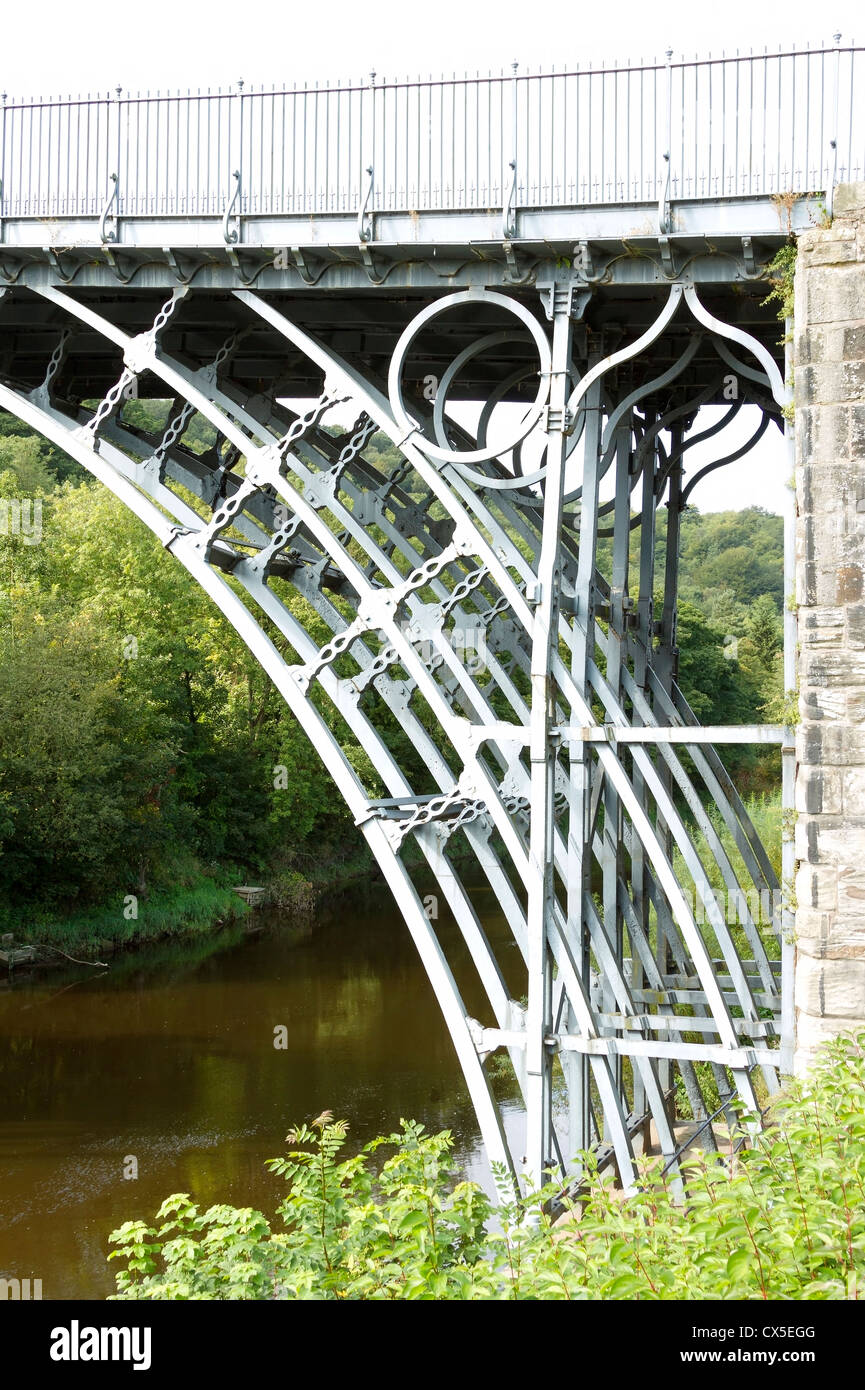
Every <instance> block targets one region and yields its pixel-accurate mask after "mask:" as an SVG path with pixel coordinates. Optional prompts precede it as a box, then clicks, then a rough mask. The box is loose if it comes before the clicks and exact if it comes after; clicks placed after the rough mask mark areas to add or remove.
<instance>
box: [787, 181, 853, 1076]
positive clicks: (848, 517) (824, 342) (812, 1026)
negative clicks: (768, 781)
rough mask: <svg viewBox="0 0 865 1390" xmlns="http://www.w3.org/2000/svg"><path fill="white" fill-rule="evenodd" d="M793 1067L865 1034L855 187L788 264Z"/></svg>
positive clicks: (842, 191)
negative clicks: (845, 1036)
mask: <svg viewBox="0 0 865 1390" xmlns="http://www.w3.org/2000/svg"><path fill="white" fill-rule="evenodd" d="M793 358H794V395H795V402H796V430H795V435H796V498H797V513H798V516H797V521H796V549H797V556H796V561H797V564H796V570H797V574H796V599H797V603H798V605H799V609H798V612H799V644H800V650H799V658H798V669H799V711H800V724H799V726H798V729H797V748H796V753H797V762H798V771H797V778H796V810H797V820H796V835H795V843H796V861H797V873H796V966H795V1011H796V1051H795V1063H794V1065H795V1070H796V1071H801V1070H803V1069H804V1068H805V1067H806V1066H807V1065H808V1063H809V1061H810V1060H811V1058H812V1056H813V1052H814V1049H815V1047H816V1046H817V1045H818V1044H819V1043H820V1042H821V1041H823V1040H824V1039H825V1038H827V1037H831V1036H834V1035H836V1034H838V1033H842V1032H848V1031H856V1030H858V1029H859V1028H865V183H857V184H846V185H842V186H841V187H839V188H838V189H837V190H836V197H835V207H834V221H833V223H832V225H831V227H827V228H814V229H813V230H811V231H808V232H806V233H804V234H803V235H802V236H801V237H800V239H799V254H798V259H797V269H796V300H795V339H794V354H793Z"/></svg>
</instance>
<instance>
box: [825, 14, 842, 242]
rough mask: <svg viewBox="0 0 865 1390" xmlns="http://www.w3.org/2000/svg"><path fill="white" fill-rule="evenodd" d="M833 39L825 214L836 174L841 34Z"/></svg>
mask: <svg viewBox="0 0 865 1390" xmlns="http://www.w3.org/2000/svg"><path fill="white" fill-rule="evenodd" d="M832 37H833V38H834V40H835V63H834V81H833V87H834V90H833V93H832V136H831V139H830V141H829V148H830V149H831V151H832V155H831V159H830V164H829V177H828V179H827V185H828V186H827V188H826V216H827V217H831V216H832V206H833V204H834V201H835V180H836V177H837V174H838V94H839V92H840V88H841V47H840V45H841V35H840V34H833V35H832Z"/></svg>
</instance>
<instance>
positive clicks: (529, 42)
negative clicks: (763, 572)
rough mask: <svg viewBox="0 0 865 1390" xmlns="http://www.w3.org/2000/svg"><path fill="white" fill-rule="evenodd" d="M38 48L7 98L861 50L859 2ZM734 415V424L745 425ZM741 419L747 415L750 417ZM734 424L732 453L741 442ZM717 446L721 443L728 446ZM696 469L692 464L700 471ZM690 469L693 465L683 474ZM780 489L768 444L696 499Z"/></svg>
mask: <svg viewBox="0 0 865 1390" xmlns="http://www.w3.org/2000/svg"><path fill="white" fill-rule="evenodd" d="M34 15H35V16H36V17H37V22H38V33H33V32H29V31H27V30H26V29H24V30H19V34H20V38H19V40H18V41H17V42H15V43H14V44H11V43H8V42H7V43H6V44H4V46H3V51H2V57H0V84H2V88H3V90H4V91H6V92H8V93H9V95H10V96H31V95H43V96H46V95H55V94H77V93H80V92H87V91H94V90H106V91H107V90H109V89H113V88H115V87H116V86H118V85H120V86H122V87H123V88H124V89H126V90H144V89H154V88H161V89H162V90H165V89H166V88H187V87H208V86H211V87H214V86H220V85H221V86H225V85H226V84H230V83H233V82H236V81H237V79H238V78H243V80H244V81H245V82H246V83H247V84H251V83H258V82H267V83H279V84H282V83H285V82H294V81H298V82H304V83H306V82H309V81H313V82H314V81H315V80H316V79H319V80H320V79H324V78H330V79H331V80H334V79H336V78H337V77H341V78H343V79H347V78H355V79H360V78H365V77H366V76H367V74H368V73H369V72H370V71H371V70H373V69H374V70H375V71H376V73H377V75H378V78H379V79H384V78H390V77H399V76H416V75H419V74H422V73H423V74H429V73H433V74H439V73H451V72H454V71H457V72H464V71H467V70H468V71H472V70H475V69H481V70H487V69H489V68H491V67H492V68H500V67H502V66H503V65H506V64H509V63H511V62H513V61H514V60H518V61H519V62H520V64H521V66H529V67H535V68H537V67H538V66H540V65H543V66H544V67H549V66H552V65H553V64H555V66H557V67H567V66H573V65H574V64H575V63H578V62H584V61H586V60H588V59H589V58H591V59H592V60H593V61H599V60H600V59H604V60H605V61H606V62H608V63H612V62H615V61H617V60H622V59H626V58H635V57H646V58H651V57H660V56H662V55H663V52H664V50H665V49H666V48H667V47H668V46H672V47H673V49H674V50H675V52H676V54H677V55H679V54H685V55H687V56H694V55H695V54H697V53H699V54H701V55H703V54H706V53H709V52H712V53H716V52H719V51H720V50H721V49H726V50H727V51H730V50H735V49H737V48H739V49H747V48H750V47H755V48H759V47H762V46H763V45H764V44H765V45H768V46H769V47H777V46H778V45H779V44H782V45H784V46H785V47H786V46H787V45H788V44H792V43H796V44H804V43H806V42H807V43H810V44H811V45H812V46H814V45H818V46H819V45H820V44H824V43H831V41H832V35H833V33H834V32H835V31H836V30H840V32H841V34H842V36H843V40H844V41H845V42H850V41H851V40H854V39H857V38H858V39H861V38H862V37H863V35H865V22H863V19H862V15H863V8H862V3H861V0H829V3H828V4H826V5H818V4H815V3H814V0H780V2H778V3H776V0H717V3H715V4H706V3H697V4H692V5H686V4H684V3H682V2H681V0H679V3H663V2H662V0H658V2H657V3H656V2H655V0H611V3H608V4H601V5H581V4H575V3H573V0H567V2H565V0H534V3H532V4H526V3H524V2H523V3H520V4H515V3H513V0H489V3H487V4H481V3H480V2H479V0H415V3H413V4H412V3H406V0H374V3H369V4H363V3H358V0H327V3H323V4H320V5H318V6H316V5H304V6H300V5H297V4H291V3H288V4H282V5H280V4H276V3H273V0H244V2H243V3H242V4H237V3H234V2H233V3H231V4H228V3H225V2H224V0H207V3H203V0H194V3H189V0H139V3H128V0H127V3H125V4H122V5H108V6H100V7H96V8H93V7H90V8H89V9H87V10H82V11H81V12H80V13H79V12H78V11H76V9H75V7H74V6H70V5H69V3H68V0H41V3H40V4H39V5H38V7H37V8H36V10H35V11H34ZM744 414H745V412H744V411H743V412H742V415H744ZM748 414H749V415H750V414H752V412H750V411H749V412H748ZM741 421H742V416H740V417H739V421H738V422H737V426H738V428H737V429H736V431H735V433H733V432H731V434H730V438H731V440H732V441H733V442H732V443H731V445H730V447H731V448H732V447H735V445H736V443H738V442H741V439H740V436H741V435H742V424H741ZM725 443H726V438H725ZM705 461H707V456H705V455H704V456H702V457H701V458H700V460H699V462H700V463H702V462H705ZM693 466H695V465H693V464H692V467H693ZM788 473H789V465H788V464H787V462H786V459H785V457H784V452H783V446H782V445H781V441H780V436H778V433H777V431H776V430H775V429H774V427H773V428H772V430H771V431H770V432H769V436H768V437H767V441H765V442H764V444H763V445H762V446H761V448H760V451H759V455H758V454H756V453H755V455H752V456H751V457H750V459H747V460H745V461H744V462H742V463H740V464H736V465H732V466H731V467H730V468H725V469H722V470H719V472H718V473H716V474H713V475H711V476H710V477H709V478H708V479H707V480H706V482H705V483H704V484H702V485H701V486H700V487H699V488H698V489H697V490H696V491H695V493H694V498H693V500H694V502H695V503H696V504H697V505H698V506H699V507H700V509H701V510H706V511H712V510H719V509H726V508H728V507H736V506H746V505H751V504H753V503H758V504H759V505H762V506H765V507H768V508H770V509H771V510H773V511H776V510H780V507H781V499H782V497H783V488H784V483H785V481H786V477H787V474H788Z"/></svg>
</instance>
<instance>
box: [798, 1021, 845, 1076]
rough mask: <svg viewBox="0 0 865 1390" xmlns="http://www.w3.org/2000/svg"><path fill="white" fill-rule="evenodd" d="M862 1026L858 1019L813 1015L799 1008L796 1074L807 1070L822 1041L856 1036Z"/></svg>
mask: <svg viewBox="0 0 865 1390" xmlns="http://www.w3.org/2000/svg"><path fill="white" fill-rule="evenodd" d="M861 1026H862V1025H861V1023H860V1022H859V1021H857V1020H853V1021H851V1020H850V1019H849V1018H826V1017H823V1018H820V1017H813V1016H812V1015H810V1014H807V1013H804V1012H802V1013H800V1012H799V1011H798V1010H797V1013H796V1050H795V1054H794V1057H793V1070H794V1072H795V1073H796V1075H797V1076H801V1075H802V1074H803V1072H805V1071H807V1069H808V1067H810V1065H811V1063H812V1062H813V1061H814V1057H815V1055H816V1052H817V1049H818V1047H819V1046H820V1044H821V1043H824V1042H828V1040H829V1039H830V1038H841V1037H849V1038H852V1037H855V1036H856V1034H857V1033H858V1032H859V1030H860V1028H861Z"/></svg>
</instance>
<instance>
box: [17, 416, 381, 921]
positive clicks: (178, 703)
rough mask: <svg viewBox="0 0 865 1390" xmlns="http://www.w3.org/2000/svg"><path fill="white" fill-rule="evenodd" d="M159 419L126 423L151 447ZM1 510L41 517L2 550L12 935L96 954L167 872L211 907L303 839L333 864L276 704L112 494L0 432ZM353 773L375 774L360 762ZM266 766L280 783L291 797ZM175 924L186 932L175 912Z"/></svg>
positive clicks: (342, 823)
mask: <svg viewBox="0 0 865 1390" xmlns="http://www.w3.org/2000/svg"><path fill="white" fill-rule="evenodd" d="M163 404H164V403H160V402H150V401H148V402H143V401H137V402H130V403H129V407H130V410H131V412H132V414H133V415H134V416H135V423H136V424H137V425H138V426H139V427H140V428H141V429H143V430H145V431H147V430H153V429H156V428H158V427H159V425H160V417H159V409H161V408H162V406H163ZM189 434H190V439H189V441H187V442H189V443H191V444H192V446H193V447H201V448H203V447H206V446H207V445H208V444H209V443H210V442H212V441H211V440H210V439H209V437H208V436H207V434H206V431H202V430H201V429H198V430H196V427H195V423H194V421H193V422H191V424H190V429H189ZM199 435H201V436H202V437H201V438H199V437H198V436H199ZM63 479H65V481H62V480H63ZM0 496H3V497H12V498H20V497H22V496H24V497H27V498H31V499H33V498H38V499H40V502H41V503H42V540H41V543H40V544H29V543H28V542H27V538H26V537H25V536H23V535H18V534H14V533H12V534H0V917H2V918H3V920H4V921H5V922H6V924H7V926H8V928H9V929H10V930H15V931H17V932H19V933H23V932H24V931H25V930H26V929H27V926H28V923H29V922H30V921H31V919H32V918H34V917H36V918H37V919H38V920H39V921H40V922H41V923H42V924H43V927H45V926H46V924H50V923H53V924H54V926H55V927H56V928H57V930H62V929H63V928H62V923H63V921H64V920H65V921H66V922H67V923H68V924H73V923H74V924H78V925H79V926H80V928H81V930H82V931H83V932H84V933H85V936H89V930H88V929H87V927H86V922H87V921H88V919H89V916H90V915H92V912H98V911H99V909H100V908H101V907H102V905H104V904H105V903H108V902H109V901H110V902H115V901H119V902H122V899H123V896H124V894H126V893H135V894H136V895H139V896H140V897H141V898H142V900H145V899H146V898H147V895H148V894H149V893H151V892H152V893H153V894H156V895H158V894H159V893H160V892H161V891H162V890H163V889H167V888H170V887H171V885H172V882H173V875H174V873H175V866H176V863H177V859H178V856H180V857H181V858H182V859H184V862H194V863H196V864H197V866H198V867H197V870H196V871H195V872H194V873H193V874H192V878H193V879H194V880H195V881H196V882H197V883H198V885H199V887H200V888H201V890H202V894H203V896H204V897H207V895H208V886H207V885H208V884H209V883H210V882H211V881H212V878H213V872H214V870H213V867H212V866H214V865H216V864H222V865H225V864H234V865H237V866H238V867H239V868H240V869H241V871H242V873H243V876H248V875H255V876H258V875H259V874H261V873H262V872H263V871H265V872H266V865H267V863H268V862H269V861H270V859H271V858H273V857H274V856H276V857H277V858H278V859H279V862H280V866H281V867H285V866H286V864H288V862H289V861H290V860H291V858H292V857H293V856H294V855H296V854H298V853H300V852H302V851H303V849H304V847H305V846H306V844H307V843H308V842H309V841H311V840H313V839H314V842H315V845H316V851H317V854H318V857H319V858H320V859H324V858H327V856H328V854H329V853H330V851H331V849H332V847H333V846H334V845H335V844H337V843H338V842H339V841H340V840H341V839H342V838H343V836H344V835H345V834H346V827H347V825H348V823H349V818H348V816H347V813H346V812H345V810H344V808H343V806H342V804H341V802H340V800H339V798H336V797H335V796H334V795H333V789H332V785H331V783H330V780H329V778H328V777H327V775H326V774H325V772H324V769H323V768H322V766H321V764H320V762H319V760H318V758H317V757H316V755H315V752H314V750H312V749H311V747H310V745H309V742H308V740H307V739H306V738H305V737H304V736H303V735H302V734H301V732H300V730H299V728H298V726H297V724H296V723H295V721H294V720H293V718H292V717H291V715H290V714H289V712H288V709H287V707H286V705H285V702H284V701H283V700H282V699H281V698H280V697H279V695H278V692H277V691H276V690H275V689H274V687H273V685H272V683H271V682H270V680H269V678H268V677H266V676H265V675H264V673H263V672H262V671H261V669H260V667H259V666H258V664H257V662H256V661H255V660H254V658H253V657H252V655H251V653H250V652H249V651H248V649H247V648H246V647H245V645H244V644H243V642H242V641H241V640H240V638H239V637H238V636H237V634H236V633H235V632H234V630H233V628H232V627H231V626H230V625H229V623H228V622H227V621H226V620H225V619H224V618H223V617H222V615H221V614H220V613H219V612H218V610H217V609H216V608H215V607H214V605H213V604H212V603H211V602H210V600H209V599H208V598H207V597H206V595H205V594H204V593H203V592H202V591H201V590H200V589H199V587H198V586H197V585H196V584H195V582H194V580H192V578H191V577H190V576H189V575H188V574H187V573H186V572H185V571H184V570H183V569H182V568H181V567H180V566H178V565H177V563H176V561H174V560H173V559H172V557H171V556H170V555H168V554H167V553H166V552H165V551H164V550H163V549H162V547H161V546H160V545H159V543H158V541H157V540H156V539H155V538H154V537H153V536H152V535H151V534H150V533H149V531H148V530H147V529H146V527H144V526H143V525H142V523H141V522H139V521H138V520H137V519H136V518H135V517H134V516H133V515H132V514H131V513H130V512H129V511H128V510H127V509H126V508H125V507H123V506H122V504H121V503H120V502H119V501H118V500H117V499H116V498H115V497H113V496H112V495H111V494H110V493H109V492H108V491H107V490H106V489H104V488H102V487H100V486H99V485H97V484H94V483H93V482H92V481H90V480H89V479H82V478H81V477H80V476H79V475H78V474H77V473H75V471H74V470H72V469H71V468H67V467H66V466H65V463H64V456H62V455H60V454H58V453H56V452H55V451H52V450H51V449H50V448H49V447H48V446H46V445H45V444H44V442H43V441H41V440H39V439H37V438H36V437H35V436H33V435H32V434H30V433H27V432H25V427H24V426H17V425H16V422H14V421H12V420H11V419H10V417H8V416H2V415H0ZM294 601H295V602H296V603H298V604H302V603H303V600H300V599H296V600H294ZM280 640H281V639H280ZM322 640H324V638H322ZM354 756H355V758H356V760H357V763H358V765H359V767H364V766H365V765H367V766H368V759H367V758H366V754H365V753H364V752H363V751H362V750H361V749H359V748H358V749H356V750H354ZM276 765H285V766H286V767H287V770H288V778H287V783H286V785H285V786H284V787H283V786H280V787H278V788H277V786H275V784H274V768H275V766H276ZM191 887H192V885H191V883H188V884H187V890H188V891H191ZM202 900H203V899H202ZM214 912H215V914H216V915H222V914H221V909H220V908H219V907H218V905H216V904H214ZM157 915H158V914H157ZM181 917H182V914H181ZM151 918H154V919H155V916H154V914H151ZM140 920H141V921H142V922H143V918H141V919H140ZM166 920H167V921H169V922H172V921H178V914H177V913H176V912H175V911H174V909H170V910H168V911H167V913H166ZM125 925H126V927H127V929H128V931H129V933H130V934H131V933H132V932H134V930H135V928H134V924H125ZM181 925H182V922H181ZM143 931H144V928H143V926H142V932H143ZM42 934H43V936H44V935H45V932H44V931H43V933H42ZM104 934H105V935H106V936H108V935H111V933H110V932H106V933H104Z"/></svg>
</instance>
